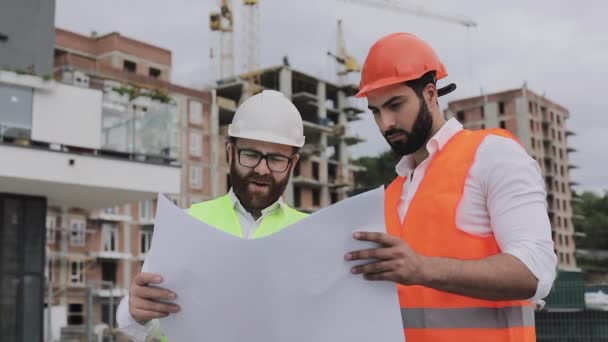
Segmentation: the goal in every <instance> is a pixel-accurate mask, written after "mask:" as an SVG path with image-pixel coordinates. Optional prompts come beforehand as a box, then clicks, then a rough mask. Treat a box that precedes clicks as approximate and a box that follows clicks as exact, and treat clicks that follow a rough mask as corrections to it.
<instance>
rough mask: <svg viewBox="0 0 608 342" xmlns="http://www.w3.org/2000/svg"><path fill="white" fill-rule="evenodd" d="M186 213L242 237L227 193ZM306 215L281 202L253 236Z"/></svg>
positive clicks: (269, 232)
mask: <svg viewBox="0 0 608 342" xmlns="http://www.w3.org/2000/svg"><path fill="white" fill-rule="evenodd" d="M188 214H190V216H192V217H194V218H196V219H198V220H200V221H202V222H204V223H206V224H208V225H210V226H214V227H216V228H218V229H219V230H221V231H223V232H225V233H228V234H232V235H234V236H238V237H243V231H242V230H241V224H240V223H239V219H238V217H237V216H236V213H235V212H234V206H233V205H232V201H231V200H230V196H229V195H224V196H222V197H218V198H216V199H214V200H210V201H206V202H201V203H197V204H194V205H192V206H191V207H190V209H189V210H188ZM306 216H308V214H306V213H303V212H300V211H297V210H295V209H292V208H290V207H288V206H287V205H285V204H283V207H282V208H281V210H275V211H274V212H273V213H272V214H270V215H268V216H266V217H264V219H263V220H262V223H261V224H260V226H259V227H258V229H257V230H256V231H255V235H254V236H253V238H254V239H259V238H263V237H266V236H269V235H272V234H275V233H278V232H280V231H281V230H282V229H283V228H285V227H287V226H289V225H290V224H293V223H296V222H298V221H300V220H301V219H303V218H305V217H306ZM162 341H163V342H167V337H166V336H164V335H163V340H162Z"/></svg>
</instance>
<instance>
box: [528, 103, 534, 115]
mask: <svg viewBox="0 0 608 342" xmlns="http://www.w3.org/2000/svg"><path fill="white" fill-rule="evenodd" d="M528 111H529V112H530V113H534V104H533V103H532V101H529V102H528Z"/></svg>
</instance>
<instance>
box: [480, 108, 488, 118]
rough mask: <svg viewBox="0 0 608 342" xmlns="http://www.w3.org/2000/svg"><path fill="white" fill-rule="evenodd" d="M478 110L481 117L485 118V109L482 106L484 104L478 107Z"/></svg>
mask: <svg viewBox="0 0 608 342" xmlns="http://www.w3.org/2000/svg"><path fill="white" fill-rule="evenodd" d="M479 111H480V112H481V118H482V119H485V117H486V109H485V108H484V106H481V107H479Z"/></svg>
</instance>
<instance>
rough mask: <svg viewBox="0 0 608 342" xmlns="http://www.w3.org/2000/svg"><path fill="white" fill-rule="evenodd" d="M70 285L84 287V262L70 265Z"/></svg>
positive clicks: (73, 262)
mask: <svg viewBox="0 0 608 342" xmlns="http://www.w3.org/2000/svg"><path fill="white" fill-rule="evenodd" d="M70 284H72V285H84V261H72V262H71V263H70Z"/></svg>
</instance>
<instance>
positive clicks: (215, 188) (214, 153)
mask: <svg viewBox="0 0 608 342" xmlns="http://www.w3.org/2000/svg"><path fill="white" fill-rule="evenodd" d="M210 113H211V118H210V121H211V122H210V129H209V131H210V134H211V146H210V148H211V161H210V169H209V172H211V197H213V198H216V197H218V196H219V195H220V179H223V177H220V175H221V174H223V172H222V170H220V168H219V158H218V156H219V155H220V153H219V152H220V144H219V132H220V113H219V108H218V106H217V93H216V90H215V89H213V90H212V91H211V110H210ZM222 151H223V149H222ZM222 184H223V183H222Z"/></svg>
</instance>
